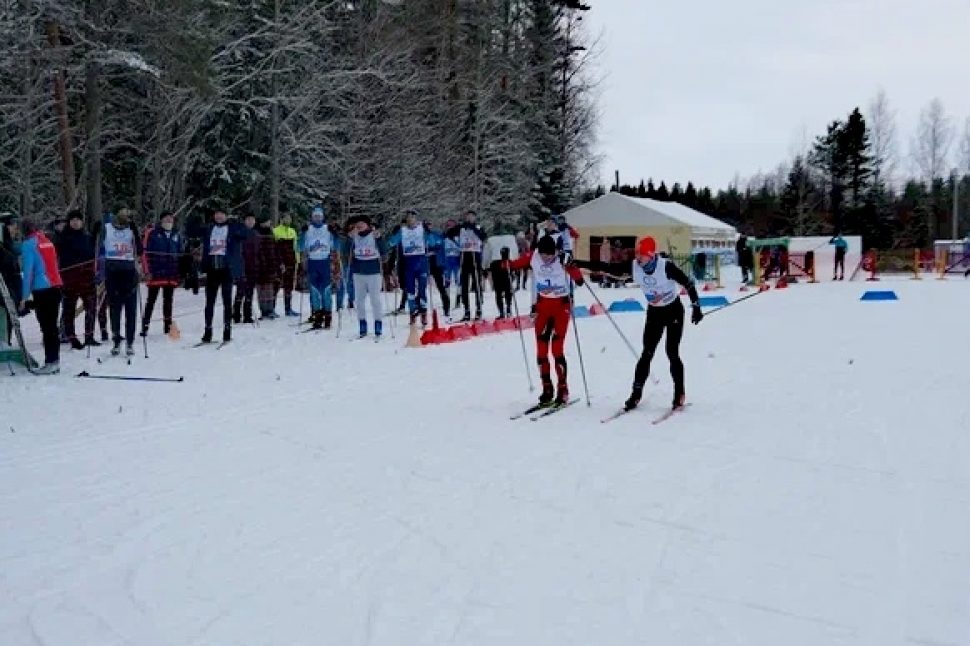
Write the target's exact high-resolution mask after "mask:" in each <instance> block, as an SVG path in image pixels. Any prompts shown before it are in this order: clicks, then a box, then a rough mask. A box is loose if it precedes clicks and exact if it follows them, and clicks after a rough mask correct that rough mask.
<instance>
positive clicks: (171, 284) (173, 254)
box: [141, 211, 185, 336]
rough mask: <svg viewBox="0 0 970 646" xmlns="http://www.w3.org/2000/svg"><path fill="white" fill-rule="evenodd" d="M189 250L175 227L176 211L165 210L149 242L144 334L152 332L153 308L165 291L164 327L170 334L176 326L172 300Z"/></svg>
mask: <svg viewBox="0 0 970 646" xmlns="http://www.w3.org/2000/svg"><path fill="white" fill-rule="evenodd" d="M184 252H185V241H184V240H183V239H182V234H181V233H179V232H178V231H176V230H175V214H174V213H172V212H171V211H167V212H165V213H162V216H161V217H160V218H159V219H158V226H156V227H155V228H153V229H152V230H151V233H149V234H148V240H147V241H146V243H145V282H146V283H147V284H148V298H147V300H146V301H145V311H144V313H143V315H142V320H141V335H142V336H147V335H148V326H149V324H150V323H151V320H152V311H153V310H154V309H155V302H156V301H157V300H158V294H159V292H161V294H162V329H163V331H164V332H165V334H168V333H169V332H170V331H171V329H172V307H173V304H172V299H173V296H174V294H175V288H176V287H178V284H179V280H180V278H181V273H180V271H179V265H180V263H181V260H182V254H183V253H184Z"/></svg>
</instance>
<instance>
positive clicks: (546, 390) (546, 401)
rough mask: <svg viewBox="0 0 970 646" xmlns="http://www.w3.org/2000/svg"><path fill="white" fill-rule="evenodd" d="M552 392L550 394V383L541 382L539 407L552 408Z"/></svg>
mask: <svg viewBox="0 0 970 646" xmlns="http://www.w3.org/2000/svg"><path fill="white" fill-rule="evenodd" d="M552 401H553V392H552V382H551V381H543V382H542V394H540V395H539V407H540V408H546V407H548V406H552Z"/></svg>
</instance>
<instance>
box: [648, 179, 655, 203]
mask: <svg viewBox="0 0 970 646" xmlns="http://www.w3.org/2000/svg"><path fill="white" fill-rule="evenodd" d="M646 197H649V198H650V199H651V200H655V199H657V188H656V187H655V186H654V185H653V178H652V177H651V178H650V179H648V180H647V194H646Z"/></svg>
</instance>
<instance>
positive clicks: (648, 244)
mask: <svg viewBox="0 0 970 646" xmlns="http://www.w3.org/2000/svg"><path fill="white" fill-rule="evenodd" d="M633 280H634V282H635V283H636V284H637V285H638V286H639V287H640V288H641V289H642V290H643V294H644V296H646V298H647V320H646V323H645V324H644V326H643V354H642V355H641V356H640V360H639V361H638V362H637V367H636V373H635V375H634V377H633V391H632V392H631V393H630V398H629V399H627V400H626V403H625V404H624V407H625V408H626V410H631V409H633V408H636V406H637V404H639V403H640V399H641V398H642V397H643V385H644V384H645V383H647V378H648V377H649V376H650V362H651V361H652V360H653V355H654V352H656V350H657V345H658V344H659V343H660V337H661V336H663V334H664V332H666V333H667V345H666V348H667V358H668V359H669V360H670V376H671V377H673V379H674V400H673V407H674V408H675V409H677V408H681V407H683V405H684V397H685V393H684V362H683V361H682V360H681V358H680V339H681V336H682V335H683V332H684V317H685V312H684V305H683V303H681V301H680V288H681V287H683V288H684V289H686V290H687V294H688V296H690V302H691V322H692V323H693V324H694V325H697V324H698V323H700V322H701V319H703V318H704V315H703V314H702V313H701V306H700V304H699V303H698V299H697V289H696V288H695V287H694V282H693V281H692V280H691V279H690V278H688V277H687V275H686V274H684V272H683V271H681V270H680V269H679V268H678V267H677V266H676V265H675V264H674V263H672V262H671V261H669V260H667V259H666V258H662V257H660V256H659V255H658V254H657V241H656V240H654V239H653V238H651V237H649V236H648V237H646V238H643V239H642V240H640V242H639V243H638V244H637V255H636V259H635V260H634V261H633Z"/></svg>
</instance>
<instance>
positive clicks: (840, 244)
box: [829, 234, 849, 280]
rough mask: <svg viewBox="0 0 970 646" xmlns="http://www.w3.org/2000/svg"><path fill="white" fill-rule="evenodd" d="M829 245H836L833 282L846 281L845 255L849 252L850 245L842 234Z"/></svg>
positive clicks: (837, 235)
mask: <svg viewBox="0 0 970 646" xmlns="http://www.w3.org/2000/svg"><path fill="white" fill-rule="evenodd" d="M829 244H831V245H835V266H834V267H833V268H832V280H845V253H846V252H847V251H848V250H849V243H848V242H846V241H845V238H843V237H842V235H841V234H836V235H835V236H834V237H833V238H832V239H831V240H829Z"/></svg>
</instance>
